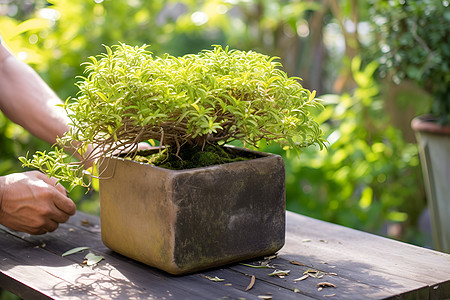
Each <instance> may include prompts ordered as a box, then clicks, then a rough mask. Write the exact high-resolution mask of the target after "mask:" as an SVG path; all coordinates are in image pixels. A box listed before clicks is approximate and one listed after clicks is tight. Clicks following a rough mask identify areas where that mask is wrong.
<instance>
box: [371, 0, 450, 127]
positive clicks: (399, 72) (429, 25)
mask: <svg viewBox="0 0 450 300" xmlns="http://www.w3.org/2000/svg"><path fill="white" fill-rule="evenodd" d="M373 9H374V12H373V15H374V16H375V17H374V20H375V26H374V28H375V30H376V31H377V34H378V39H377V43H378V44H377V46H376V48H377V49H379V50H380V51H379V60H380V63H381V65H380V67H381V69H382V72H384V73H388V74H390V75H391V76H392V78H393V80H394V82H396V83H400V82H401V81H402V80H405V79H410V80H413V81H414V82H416V83H417V84H418V85H419V86H421V87H423V88H425V89H426V90H427V91H428V92H429V93H430V94H432V96H433V97H434V101H433V106H432V109H431V112H432V113H433V114H434V115H435V116H436V117H437V118H438V121H439V122H440V123H441V124H449V123H450V44H449V43H448V41H449V38H450V13H449V8H448V1H441V0H424V1H388V0H383V1H374V3H373Z"/></svg>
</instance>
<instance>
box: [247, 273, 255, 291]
mask: <svg viewBox="0 0 450 300" xmlns="http://www.w3.org/2000/svg"><path fill="white" fill-rule="evenodd" d="M255 280H256V277H255V275H252V279H251V280H250V284H249V285H248V286H247V287H246V288H245V291H248V290H250V289H251V288H252V287H253V285H254V284H255Z"/></svg>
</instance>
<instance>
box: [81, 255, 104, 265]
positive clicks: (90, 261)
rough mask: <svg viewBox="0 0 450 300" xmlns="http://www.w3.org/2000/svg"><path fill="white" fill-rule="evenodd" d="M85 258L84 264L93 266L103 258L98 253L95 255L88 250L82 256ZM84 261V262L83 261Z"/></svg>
mask: <svg viewBox="0 0 450 300" xmlns="http://www.w3.org/2000/svg"><path fill="white" fill-rule="evenodd" d="M84 258H85V259H86V260H85V262H86V265H88V266H93V265H96V264H98V263H99V262H100V261H101V260H102V259H104V257H103V256H100V255H95V254H94V253H92V252H89V253H88V254H86V256H85V257H84ZM83 263H84V262H83Z"/></svg>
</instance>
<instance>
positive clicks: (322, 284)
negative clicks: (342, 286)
mask: <svg viewBox="0 0 450 300" xmlns="http://www.w3.org/2000/svg"><path fill="white" fill-rule="evenodd" d="M317 286H318V287H333V288H336V285H334V284H332V283H330V282H326V281H325V282H319V283H318V284H317Z"/></svg>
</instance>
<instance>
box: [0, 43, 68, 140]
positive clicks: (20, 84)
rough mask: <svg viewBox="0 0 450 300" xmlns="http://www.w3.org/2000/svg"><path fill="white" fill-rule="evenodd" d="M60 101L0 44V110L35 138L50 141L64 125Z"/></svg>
mask: <svg viewBox="0 0 450 300" xmlns="http://www.w3.org/2000/svg"><path fill="white" fill-rule="evenodd" d="M61 103H62V101H61V100H60V99H59V97H58V96H57V95H56V94H55V93H54V92H53V91H52V90H51V89H50V87H49V86H48V85H47V84H46V83H45V82H44V81H43V80H42V78H40V77H39V75H38V74H37V73H36V72H35V71H34V70H33V69H32V68H31V67H30V66H28V65H27V64H25V63H23V62H21V61H19V60H18V59H16V58H15V57H14V56H13V55H12V54H11V53H10V52H9V51H8V49H7V48H6V47H5V46H4V45H2V44H0V110H2V111H3V113H4V114H5V115H6V116H7V117H8V118H9V119H10V120H11V121H13V122H14V123H17V124H19V125H21V126H22V127H24V128H25V129H26V130H28V131H29V132H30V133H32V134H33V135H35V136H36V137H38V138H41V139H43V140H45V141H47V142H48V143H50V144H54V143H55V141H56V137H57V136H62V135H63V134H64V132H66V131H67V130H68V129H69V127H68V125H67V124H68V119H67V116H66V114H65V112H64V109H63V108H60V107H56V106H55V105H56V104H61Z"/></svg>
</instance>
